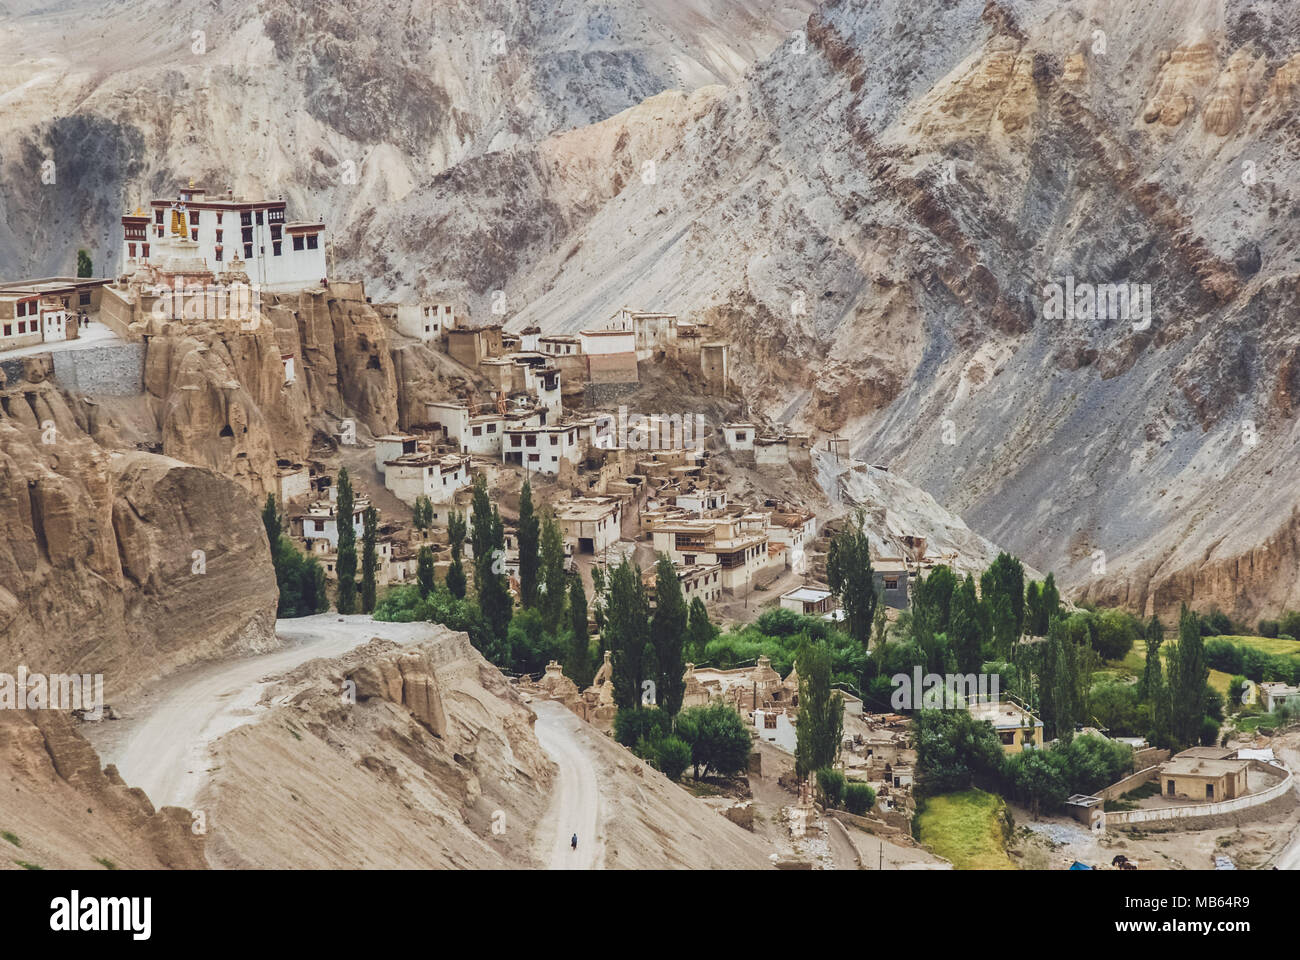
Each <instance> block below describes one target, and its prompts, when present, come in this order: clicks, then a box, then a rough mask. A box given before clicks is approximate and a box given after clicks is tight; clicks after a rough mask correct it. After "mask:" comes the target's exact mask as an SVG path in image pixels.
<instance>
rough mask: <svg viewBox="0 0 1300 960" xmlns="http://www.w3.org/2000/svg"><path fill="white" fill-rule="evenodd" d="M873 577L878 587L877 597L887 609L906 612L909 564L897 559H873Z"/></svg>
mask: <svg viewBox="0 0 1300 960" xmlns="http://www.w3.org/2000/svg"><path fill="white" fill-rule="evenodd" d="M871 576H872V581H873V583H874V584H875V587H876V596H877V597H879V598H880V600H881V602H882V603H884V604H885V606H887V607H893V608H894V609H896V610H906V609H907V605H908V599H907V587H908V577H909V573H908V568H907V564H906V563H904V562H903V561H901V560H897V559H873V560H872V561H871Z"/></svg>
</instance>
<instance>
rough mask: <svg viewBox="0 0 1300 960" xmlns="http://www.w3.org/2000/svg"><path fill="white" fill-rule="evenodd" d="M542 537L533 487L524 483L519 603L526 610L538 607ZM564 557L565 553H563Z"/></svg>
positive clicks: (521, 514)
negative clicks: (539, 549) (538, 576)
mask: <svg viewBox="0 0 1300 960" xmlns="http://www.w3.org/2000/svg"><path fill="white" fill-rule="evenodd" d="M540 536H541V528H540V524H539V523H538V520H537V513H536V512H535V511H534V510H533V485H532V484H531V483H529V482H528V481H527V480H525V481H524V488H523V490H522V491H521V492H520V494H519V603H520V604H521V605H522V606H523V607H524V609H526V610H531V609H532V608H533V607H535V606H537V560H538V557H537V550H538V546H539V542H540V541H539V538H540ZM561 557H563V551H561Z"/></svg>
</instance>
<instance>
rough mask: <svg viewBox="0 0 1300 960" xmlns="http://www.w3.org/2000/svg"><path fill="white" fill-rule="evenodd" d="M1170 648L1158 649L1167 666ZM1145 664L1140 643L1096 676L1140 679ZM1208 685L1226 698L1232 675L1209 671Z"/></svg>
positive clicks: (1266, 641) (1265, 640)
mask: <svg viewBox="0 0 1300 960" xmlns="http://www.w3.org/2000/svg"><path fill="white" fill-rule="evenodd" d="M1205 639H1207V640H1208V639H1210V638H1209V637H1206V638H1205ZM1224 639H1226V640H1234V641H1235V640H1262V641H1264V642H1265V643H1276V642H1278V641H1270V640H1269V639H1268V638H1267V637H1225V638H1224ZM1281 642H1282V643H1288V641H1286V640H1283V641H1281ZM1290 645H1291V646H1300V643H1296V644H1290ZM1170 646H1171V645H1170V644H1169V642H1168V641H1166V642H1165V644H1164V645H1163V646H1162V647H1161V648H1160V658H1161V660H1162V661H1164V663H1165V664H1167V662H1168V659H1169V647H1170ZM1146 662H1147V651H1146V646H1145V645H1144V644H1140V643H1139V644H1134V645H1133V649H1132V650H1130V651H1129V654H1128V656H1127V657H1125V658H1124V659H1123V660H1120V661H1110V662H1109V663H1108V664H1107V669H1105V670H1098V671H1097V674H1098V675H1099V676H1100V675H1107V676H1110V677H1111V678H1113V679H1117V680H1122V679H1123V678H1124V677H1141V676H1142V671H1143V670H1144V669H1146ZM1165 675H1166V676H1168V672H1167V667H1166V673H1165ZM1209 684H1210V686H1212V687H1213V688H1214V689H1215V690H1218V691H1219V693H1221V694H1223V695H1224V696H1225V697H1226V696H1227V695H1228V687H1230V686H1231V685H1232V674H1229V673H1224V672H1223V671H1222V670H1211V671H1210V677H1209Z"/></svg>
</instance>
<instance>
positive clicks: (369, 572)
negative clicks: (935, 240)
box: [361, 506, 379, 613]
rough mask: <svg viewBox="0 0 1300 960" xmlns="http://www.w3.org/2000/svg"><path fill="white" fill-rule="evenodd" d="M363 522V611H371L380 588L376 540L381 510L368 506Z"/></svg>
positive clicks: (362, 518)
mask: <svg viewBox="0 0 1300 960" xmlns="http://www.w3.org/2000/svg"><path fill="white" fill-rule="evenodd" d="M361 522H362V532H361V612H362V613H371V612H372V611H373V610H374V609H375V594H376V592H377V589H378V574H379V554H378V551H377V549H376V543H375V541H376V539H377V537H378V535H379V511H377V510H376V509H375V508H374V507H373V506H371V507H366V512H365V513H363V514H362V515H361Z"/></svg>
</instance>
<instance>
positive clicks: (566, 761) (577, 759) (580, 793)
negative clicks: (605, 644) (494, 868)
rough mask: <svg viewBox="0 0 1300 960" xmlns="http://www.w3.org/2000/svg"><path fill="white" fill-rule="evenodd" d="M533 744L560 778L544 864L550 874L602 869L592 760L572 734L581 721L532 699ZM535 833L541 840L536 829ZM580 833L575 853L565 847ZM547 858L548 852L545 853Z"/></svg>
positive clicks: (597, 795) (550, 815)
mask: <svg viewBox="0 0 1300 960" xmlns="http://www.w3.org/2000/svg"><path fill="white" fill-rule="evenodd" d="M529 706H531V707H532V709H533V712H534V713H536V714H537V723H536V724H535V725H534V731H535V732H536V734H537V741H538V742H539V743H540V744H541V745H542V748H543V749H545V750H546V752H547V753H549V754H550V755H551V759H552V760H554V761H555V762H556V763H557V764H558V765H559V768H560V776H559V780H558V781H557V782H556V785H555V793H554V795H553V796H552V798H551V806H550V809H549V810H548V811H547V814H546V816H547V819H548V820H549V821H550V822H551V823H552V824H553V825H554V826H553V829H554V831H555V837H554V840H553V842H552V843H551V845H550V850H549V857H546V859H547V864H548V866H549V867H550V869H552V870H596V869H600V868H602V867H603V866H604V859H605V857H604V845H603V844H601V843H600V841H599V840H598V839H597V837H598V834H599V830H598V828H599V821H600V783H599V780H598V779H597V777H596V767H595V765H594V764H593V763H592V762H591V756H590V754H589V753H588V752H587V750H586V749H585V748H584V747H583V745H582V744H581V743H580V742H579V741H578V738H577V737H576V736H575V733H576V729H577V725H578V724H579V723H581V722H582V721H581V720H579V719H578V718H577V717H576V716H574V715H573V714H572V713H570V712H569V710H568V709H566V708H565V707H564V706H562V705H561V704H558V703H553V702H551V701H549V700H535V701H533V702H532V703H531V704H529ZM538 833H539V835H542V836H545V834H544V832H543V831H541V830H539V831H538ZM575 833H576V834H577V835H578V849H577V850H574V849H572V848H571V847H570V846H569V841H570V838H571V837H572V836H573V835H574V834H575ZM543 856H544V857H545V856H546V854H545V853H544V854H543Z"/></svg>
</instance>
